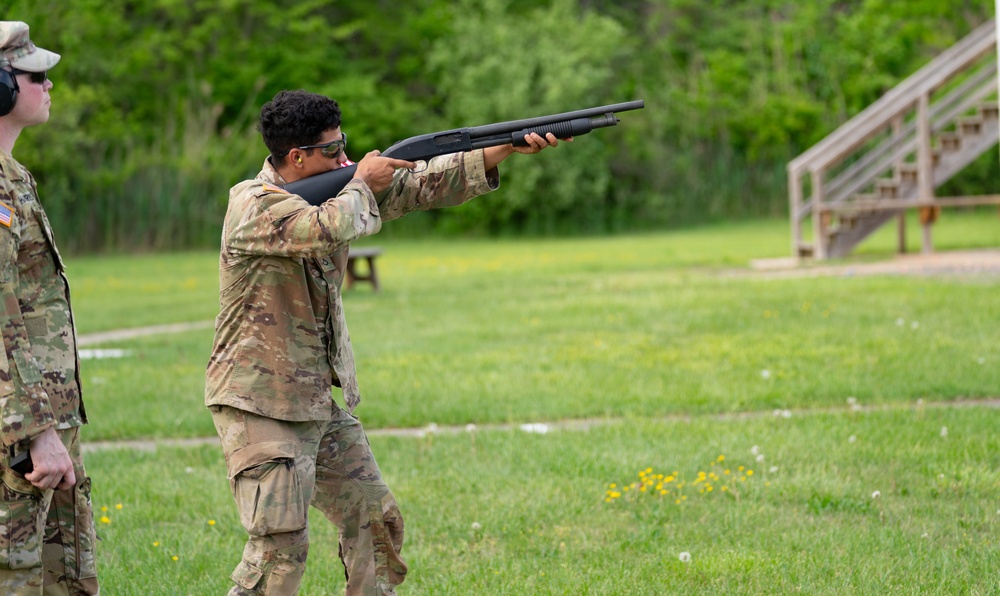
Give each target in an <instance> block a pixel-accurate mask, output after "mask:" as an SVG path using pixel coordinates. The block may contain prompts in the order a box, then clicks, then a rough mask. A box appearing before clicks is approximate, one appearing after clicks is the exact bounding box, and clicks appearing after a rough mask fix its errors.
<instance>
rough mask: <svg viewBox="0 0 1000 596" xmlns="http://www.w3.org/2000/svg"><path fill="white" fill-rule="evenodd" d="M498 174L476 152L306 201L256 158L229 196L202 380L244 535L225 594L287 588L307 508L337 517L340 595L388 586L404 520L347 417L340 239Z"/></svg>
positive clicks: (299, 559) (353, 399)
mask: <svg viewBox="0 0 1000 596" xmlns="http://www.w3.org/2000/svg"><path fill="white" fill-rule="evenodd" d="M498 182H499V181H498V177H497V173H496V170H495V169H493V170H491V171H490V172H486V171H485V166H484V161H483V152H482V150H478V151H473V152H469V153H462V154H455V155H449V156H443V157H439V158H435V159H433V160H431V161H430V162H429V164H428V166H427V168H426V170H424V171H422V172H420V173H419V174H413V173H410V172H408V171H406V170H399V171H397V172H396V176H395V179H394V180H393V183H392V184H391V185H390V187H389V188H387V189H386V190H384V191H382V192H380V193H379V194H378V195H373V194H372V192H371V190H370V189H369V188H368V187H367V185H365V184H364V183H363V182H361V181H358V180H354V181H351V182H350V183H349V184H348V185H347V186H346V187H345V188H344V190H343V191H341V193H340V194H338V195H337V196H336V197H335V198H333V199H330V200H328V201H326V202H325V203H323V204H322V205H320V206H318V207H311V206H309V205H308V204H307V203H306V202H305V201H304V200H302V199H301V197H298V196H296V195H290V194H288V193H286V192H284V191H282V190H281V189H280V188H278V187H277V186H275V185H281V184H284V180H282V179H281V178H280V176H279V175H278V173H277V171H276V170H275V169H274V168H273V167H272V166H271V164H270V162H269V161H266V162H265V163H264V169H263V170H262V171H261V172H260V174H258V176H257V178H256V179H254V180H248V181H245V182H243V183H241V184H238V185H236V186H235V187H233V189H232V190H231V191H230V198H229V209H228V212H227V213H226V219H225V223H224V225H223V231H222V254H221V257H220V264H219V268H220V286H219V287H220V302H221V308H222V310H221V313H220V314H219V317H218V318H217V320H216V325H215V344H214V346H213V349H212V356H211V358H210V360H209V363H208V371H207V374H206V388H205V393H206V398H205V403H206V405H207V406H209V408H210V410H211V411H212V415H213V419H214V420H215V424H216V429H217V430H218V432H219V437H220V438H221V440H222V447H223V451H224V452H225V456H226V465H227V468H228V474H229V479H230V488H231V490H232V492H233V496H234V498H235V499H236V504H237V508H238V509H239V512H240V520H241V522H242V524H243V526H244V527H245V528H246V530H247V532H248V533H249V534H250V538H249V540H248V542H247V545H246V548H245V549H244V553H243V561H242V562H241V563H240V565H239V566H238V567H237V568H236V570H235V571H234V572H233V575H232V579H233V581H234V582H235V584H236V586H235V587H234V588H233V589H232V591H231V592H230V594H291V593H295V592H296V590H297V589H298V586H299V583H300V581H301V578H302V573H303V571H304V569H305V561H306V555H307V552H308V527H307V519H306V510H307V509H308V505H309V504H311V505H313V506H314V507H316V508H317V509H319V510H320V511H322V512H323V514H324V515H326V516H327V518H329V519H330V520H331V521H333V522H334V523H335V524H336V525H337V528H338V530H339V536H340V557H341V560H342V561H343V563H344V567H345V572H346V574H347V593H348V594H393V593H394V590H395V586H396V585H399V584H400V583H402V581H403V579H404V577H405V575H406V564H405V563H404V562H403V560H402V558H400V555H399V553H400V550H401V549H402V546H403V520H402V517H401V516H400V514H399V509H398V507H397V506H396V502H395V499H394V498H393V495H392V492H390V491H389V489H388V487H387V486H386V485H385V482H384V481H383V480H382V474H381V472H380V471H379V469H378V465H377V464H376V463H375V459H374V457H372V453H371V449H370V448H369V446H368V441H367V439H366V437H365V434H364V431H363V430H362V428H361V424H360V423H359V422H358V421H357V419H356V418H355V417H354V416H353V415H352V412H353V411H354V408H355V407H356V406H357V405H358V402H359V400H360V393H359V391H358V383H357V379H356V375H355V369H354V353H353V350H352V348H351V340H350V337H349V335H348V333H347V323H346V320H345V318H344V309H343V303H342V302H341V296H340V288H341V284H342V282H343V276H344V271H345V268H346V264H347V256H348V243H349V242H351V241H352V240H354V239H356V238H361V237H364V236H368V235H371V234H374V233H376V232H378V231H379V229H380V228H381V226H382V221H384V220H385V221H388V220H391V219H395V218H397V217H401V216H403V215H405V214H406V213H408V212H410V211H416V210H424V209H433V208H438V207H447V206H452V205H459V204H461V203H464V202H465V201H468V200H469V199H471V198H472V197H474V196H477V195H480V194H483V193H485V192H488V191H490V190H492V189H494V188H496V187H497V185H498ZM333 386H338V387H340V388H341V390H342V392H343V396H344V402H345V404H346V406H347V409H346V411H345V410H343V409H341V408H340V407H339V406H338V405H337V404H335V403H334V401H333V399H332V395H331V390H332V387H333Z"/></svg>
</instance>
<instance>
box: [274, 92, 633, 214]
mask: <svg viewBox="0 0 1000 596" xmlns="http://www.w3.org/2000/svg"><path fill="white" fill-rule="evenodd" d="M644 105H645V104H644V103H643V100H641V99H637V100H635V101H628V102H625V103H616V104H612V105H608V106H600V107H596V108H587V109H585V110H577V111H575V112H565V113H562V114H553V115H551V116H540V117H537V118H527V119H525V120H512V121H510V122H499V123H496V124H485V125H483V126H474V127H471V128H456V129H454V130H446V131H442V132H435V133H430V134H425V135H418V136H415V137H410V138H408V139H405V140H402V141H399V142H398V143H395V144H394V145H392V146H391V147H389V148H388V149H386V150H385V151H384V152H383V153H382V155H383V156H385V157H394V158H396V159H405V160H408V161H420V160H427V159H430V158H432V157H437V156H438V155H446V154H448V153H459V152H462V151H471V150H473V149H484V148H486V147H496V146H497V145H509V144H513V145H514V146H515V147H525V146H527V144H528V143H527V142H525V140H524V137H525V135H527V134H530V133H533V132H537V133H538V134H539V135H541V136H543V137H544V136H545V135H546V134H548V133H550V132H551V133H552V134H554V135H555V136H556V138H559V139H566V138H569V137H578V136H580V135H585V134H587V133H588V132H590V131H592V130H594V129H595V128H604V127H607V126H615V125H616V124H618V122H620V120H619V119H618V117H617V116H615V114H616V113H617V112H627V111H629V110H639V109H642V108H643V107H644ZM357 168H358V166H357V165H356V164H355V165H351V166H347V167H344V168H338V169H336V170H331V171H329V172H324V173H322V174H317V175H316V176H310V177H309V178H303V179H301V180H296V181H295V182H291V183H289V184H286V185H285V190H286V191H288V192H290V193H293V194H297V195H299V196H301V197H302V198H303V199H305V200H306V201H307V202H308V203H309V204H310V205H322V204H323V203H324V202H325V201H326V200H327V199H329V198H331V197H334V196H336V195H337V193H339V192H340V191H341V190H343V188H344V187H345V186H347V183H348V182H350V181H351V179H352V178H354V172H355V171H356V170H357Z"/></svg>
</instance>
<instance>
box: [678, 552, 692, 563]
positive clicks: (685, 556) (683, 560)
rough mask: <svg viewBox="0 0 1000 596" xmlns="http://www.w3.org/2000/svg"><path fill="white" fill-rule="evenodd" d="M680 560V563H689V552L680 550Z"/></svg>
mask: <svg viewBox="0 0 1000 596" xmlns="http://www.w3.org/2000/svg"><path fill="white" fill-rule="evenodd" d="M680 560H681V563H690V562H691V553H689V552H687V551H684V552H682V553H681V555H680Z"/></svg>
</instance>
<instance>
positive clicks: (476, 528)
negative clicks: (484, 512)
mask: <svg viewBox="0 0 1000 596" xmlns="http://www.w3.org/2000/svg"><path fill="white" fill-rule="evenodd" d="M482 529H483V524H481V523H479V522H472V531H473V532H478V531H479V530H482Z"/></svg>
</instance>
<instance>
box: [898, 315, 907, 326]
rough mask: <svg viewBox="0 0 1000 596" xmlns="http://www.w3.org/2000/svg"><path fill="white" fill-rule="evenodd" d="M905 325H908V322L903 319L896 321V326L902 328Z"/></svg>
mask: <svg viewBox="0 0 1000 596" xmlns="http://www.w3.org/2000/svg"><path fill="white" fill-rule="evenodd" d="M905 324H906V321H905V320H904V319H903V317H899V318H898V319H896V325H897V326H899V327H902V326H903V325H905Z"/></svg>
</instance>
